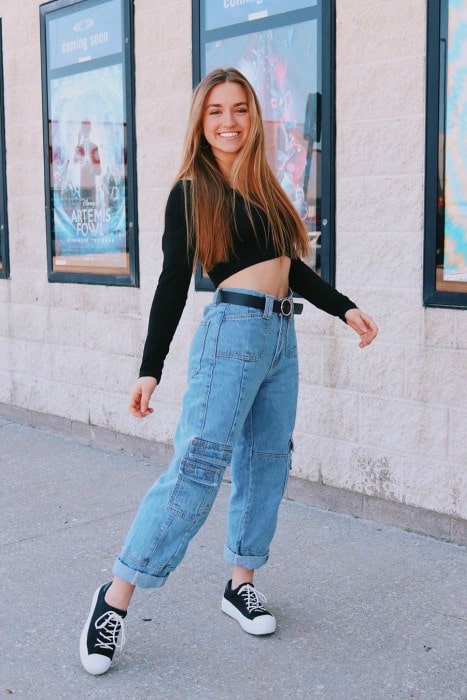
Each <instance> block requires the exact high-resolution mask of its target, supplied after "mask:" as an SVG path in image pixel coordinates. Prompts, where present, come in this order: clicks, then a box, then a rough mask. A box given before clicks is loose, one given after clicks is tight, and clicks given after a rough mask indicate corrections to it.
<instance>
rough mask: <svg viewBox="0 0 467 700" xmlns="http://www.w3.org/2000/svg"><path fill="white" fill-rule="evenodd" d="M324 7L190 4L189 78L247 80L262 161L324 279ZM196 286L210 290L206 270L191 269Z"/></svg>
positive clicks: (328, 199) (328, 45) (327, 61)
mask: <svg viewBox="0 0 467 700" xmlns="http://www.w3.org/2000/svg"><path fill="white" fill-rule="evenodd" d="M331 6H332V3H330V2H327V3H321V1H318V0H314V1H313V0H311V1H308V2H305V1H304V0H289V1H286V0H251V1H250V2H242V3H239V2H234V1H233V0H232V1H230V0H217V1H216V2H211V1H208V0H201V2H194V6H193V11H194V17H195V18H196V17H198V18H199V24H197V23H196V22H195V27H197V28H198V32H197V33H196V32H195V37H194V45H195V46H196V45H198V46H199V55H196V53H195V67H194V68H195V70H194V77H195V83H196V82H198V81H199V80H200V79H201V78H202V77H203V76H204V75H206V74H207V73H208V72H209V71H211V70H212V69H214V68H217V67H219V66H223V67H227V66H234V67H236V68H238V69H239V70H240V71H241V72H242V73H244V75H245V76H246V77H247V78H248V79H249V81H250V82H251V83H252V85H253V87H254V88H255V90H256V92H257V94H258V97H259V99H260V102H261V106H262V110H263V117H264V122H265V131H266V144H267V151H268V156H269V162H270V163H271V165H272V167H273V169H274V171H275V173H276V175H277V177H278V178H279V181H280V182H281V184H282V186H283V188H284V190H285V191H286V192H287V194H288V195H289V197H290V199H291V200H292V202H293V203H294V205H295V207H296V209H297V211H298V212H299V214H300V216H301V217H302V219H303V220H304V222H305V224H306V226H307V229H308V232H309V237H310V243H311V251H312V254H311V257H310V258H309V259H308V260H307V263H308V264H309V265H311V267H313V268H314V269H315V270H316V271H317V272H318V273H320V274H323V276H324V277H325V278H326V279H329V280H331V278H332V276H333V259H332V258H333V256H332V255H331V250H332V247H333V246H332V241H331V232H332V230H333V186H332V181H333V178H332V173H331V164H332V158H333V148H334V144H333V137H332V132H333V129H332V124H333V95H332V80H331V65H332V61H331V58H332V55H333V31H332V28H333V17H332V7H331ZM197 13H198V14H197ZM323 34H326V39H327V40H326V42H324V41H323ZM324 114H325V115H326V119H323V115H324ZM322 125H323V128H322ZM323 185H324V186H323ZM203 286H205V287H206V288H209V284H207V283H206V276H205V275H204V276H201V275H198V279H197V288H198V289H200V288H203Z"/></svg>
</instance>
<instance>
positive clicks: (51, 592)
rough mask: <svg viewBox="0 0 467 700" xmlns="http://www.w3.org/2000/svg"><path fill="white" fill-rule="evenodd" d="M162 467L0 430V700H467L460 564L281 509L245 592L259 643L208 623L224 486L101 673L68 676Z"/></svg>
mask: <svg viewBox="0 0 467 700" xmlns="http://www.w3.org/2000/svg"><path fill="white" fill-rule="evenodd" d="M162 468H163V465H161V464H151V463H149V461H148V460H146V459H142V458H139V457H132V456H129V455H124V454H121V453H115V452H109V451H106V450H103V449H97V448H95V447H88V446H86V445H83V444H81V443H79V442H78V441H75V440H72V439H70V438H66V437H62V436H60V435H57V434H54V433H50V432H47V431H45V430H39V429H34V428H30V427H26V426H24V425H21V424H18V423H12V422H8V421H6V420H3V421H2V420H0V478H1V482H2V488H1V497H0V525H1V527H0V577H1V590H2V593H1V600H0V696H5V697H6V696H8V695H14V696H17V697H26V696H28V697H33V698H44V699H45V698H47V699H52V698H54V699H55V698H59V699H62V698H63V699H65V698H66V699H68V698H95V699H96V700H101V699H104V698H112V699H114V698H125V699H130V700H131V699H133V698H154V699H156V700H157V699H159V698H164V699H165V698H170V699H171V700H172V699H173V700H194V699H198V698H199V699H201V698H202V699H203V700H204V699H206V700H211V699H212V700H223V699H226V700H230V699H232V700H234V699H236V698H245V697H253V698H268V699H269V698H272V699H276V698H325V699H326V700H341V699H342V700H367V699H368V700H376V699H379V698H385V699H386V698H388V699H391V700H392V699H399V698H400V699H404V700H405V699H407V700H409V699H417V700H419V699H420V700H422V699H423V700H432V699H435V698H436V699H439V700H448V699H451V698H452V699H455V700H466V699H467V556H466V554H467V552H466V549H465V548H462V547H459V546H456V545H451V544H446V543H443V542H439V541H436V540H433V539H429V538H426V537H423V536H419V535H414V534H409V533H406V532H403V531H400V530H397V529H396V528H392V527H387V526H381V525H378V524H376V523H374V522H369V521H366V520H358V519H355V518H352V517H349V516H344V515H336V514H333V513H330V512H327V511H321V510H319V509H316V508H312V507H310V506H306V505H303V504H301V503H298V502H293V501H286V502H284V503H283V505H282V508H281V514H280V522H279V528H278V533H277V535H276V538H275V540H274V543H273V548H272V552H271V559H270V563H268V565H267V566H266V567H264V568H263V569H261V570H260V571H259V572H258V574H257V578H256V583H257V585H258V588H259V589H260V590H261V591H263V592H264V593H266V594H267V597H268V601H269V606H270V608H271V609H272V610H273V611H274V613H275V614H276V617H277V619H278V629H277V632H276V634H275V635H273V636H272V637H267V638H255V637H252V636H249V635H247V634H245V633H244V632H242V630H241V629H240V627H239V626H238V624H237V623H236V622H234V621H233V620H231V619H230V618H228V617H226V616H225V615H223V614H222V613H221V612H220V599H221V595H222V591H223V587H224V585H225V581H226V579H227V578H228V574H229V569H228V567H227V565H226V564H225V563H223V560H222V550H223V536H224V523H225V511H226V505H227V498H228V490H229V487H228V484H225V485H224V486H222V488H221V494H220V496H219V498H218V501H217V502H216V505H215V507H214V510H213V512H212V514H211V515H210V517H209V519H208V521H207V524H206V525H205V526H204V528H203V529H202V530H201V532H200V534H199V535H198V536H197V538H195V540H194V541H193V542H192V543H191V545H190V549H189V552H188V554H187V557H186V558H185V560H184V562H183V563H182V565H181V566H180V567H179V569H178V570H177V571H176V572H175V573H174V574H173V575H172V576H171V579H170V581H169V583H168V585H167V586H166V587H165V588H164V589H161V590H158V591H146V592H140V591H137V593H136V594H135V599H134V605H132V608H131V610H130V614H129V616H128V618H127V625H126V627H127V637H128V642H127V645H126V647H125V649H124V651H123V652H122V653H121V655H119V656H118V657H117V660H116V662H115V663H114V666H113V667H112V669H111V671H109V673H107V674H106V675H104V676H101V677H97V678H94V677H92V676H89V675H87V674H86V673H85V672H84V671H83V670H82V668H81V665H80V662H79V656H78V640H79V635H80V632H81V627H82V624H83V622H84V620H85V619H86V616H87V613H88V608H89V605H90V601H91V597H92V594H93V592H94V590H95V588H96V587H97V586H98V585H99V584H100V583H101V582H103V581H105V580H108V579H109V577H110V569H111V566H112V562H113V558H114V556H115V554H116V553H118V551H119V549H120V546H121V544H122V540H123V537H124V536H125V534H126V531H127V528H128V526H129V524H130V521H131V519H132V517H133V514H134V512H135V509H136V508H137V506H138V504H139V501H140V499H141V497H142V496H143V494H144V493H145V491H146V489H147V487H148V486H149V485H150V484H151V483H152V481H153V479H154V476H155V475H156V474H158V473H160V471H161V470H162Z"/></svg>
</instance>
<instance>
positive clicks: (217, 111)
mask: <svg viewBox="0 0 467 700" xmlns="http://www.w3.org/2000/svg"><path fill="white" fill-rule="evenodd" d="M209 114H210V116H212V117H214V116H216V114H220V112H219V110H218V109H216V110H214V111H213V112H209Z"/></svg>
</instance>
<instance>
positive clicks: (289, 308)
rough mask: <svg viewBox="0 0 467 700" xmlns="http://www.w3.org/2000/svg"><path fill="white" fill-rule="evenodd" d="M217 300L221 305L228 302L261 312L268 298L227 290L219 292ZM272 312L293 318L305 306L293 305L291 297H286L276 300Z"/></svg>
mask: <svg viewBox="0 0 467 700" xmlns="http://www.w3.org/2000/svg"><path fill="white" fill-rule="evenodd" d="M217 300H218V301H219V302H221V303H222V302H226V303H227V304H236V305H237V306H250V307H251V308H253V309H261V311H264V309H265V308H266V297H257V296H255V295H254V294H244V293H243V292H229V291H226V290H225V289H219V290H218V292H217ZM272 310H273V311H274V313H276V314H281V315H282V316H292V313H294V314H301V313H302V311H303V304H293V303H292V302H291V301H290V298H289V297H284V298H283V299H274V301H273V303H272Z"/></svg>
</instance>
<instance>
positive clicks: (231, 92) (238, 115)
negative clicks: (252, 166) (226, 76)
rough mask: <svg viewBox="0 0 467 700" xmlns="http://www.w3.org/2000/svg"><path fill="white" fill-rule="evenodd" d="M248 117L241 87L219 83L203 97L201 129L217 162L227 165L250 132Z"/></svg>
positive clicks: (245, 99) (246, 104)
mask: <svg viewBox="0 0 467 700" xmlns="http://www.w3.org/2000/svg"><path fill="white" fill-rule="evenodd" d="M250 128H251V118H250V111H249V108H248V103H247V96H246V92H245V90H244V88H243V87H242V86H241V85H239V83H233V82H232V83H229V82H226V83H219V85H216V86H215V87H213V88H212V90H211V92H210V93H209V94H208V96H207V98H206V102H205V105H204V114H203V133H204V136H205V138H206V141H207V142H208V143H209V144H210V146H211V148H212V152H213V154H214V157H215V158H216V160H217V161H218V162H219V164H220V165H223V166H226V167H229V166H231V165H232V163H233V162H234V160H235V158H236V156H237V154H238V152H239V151H240V150H241V149H242V148H243V146H244V145H245V143H246V140H247V138H248V134H249V133H250Z"/></svg>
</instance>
